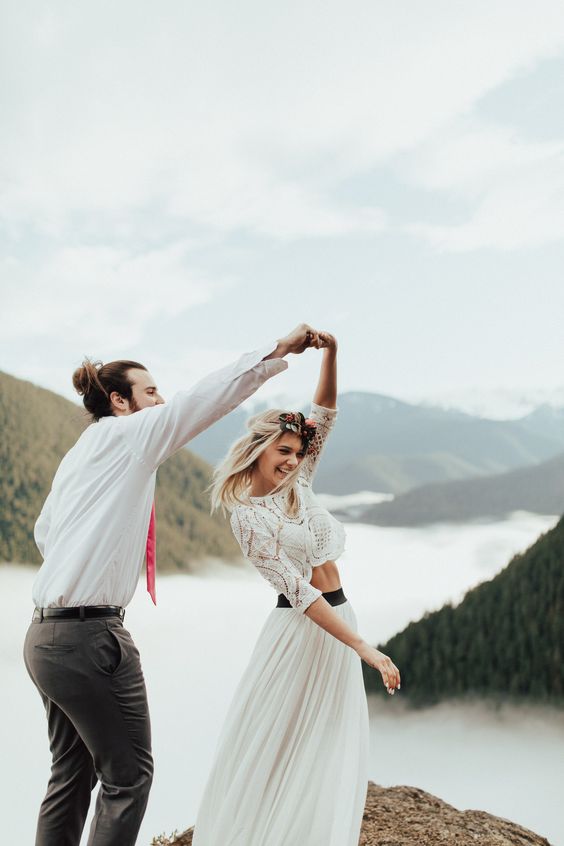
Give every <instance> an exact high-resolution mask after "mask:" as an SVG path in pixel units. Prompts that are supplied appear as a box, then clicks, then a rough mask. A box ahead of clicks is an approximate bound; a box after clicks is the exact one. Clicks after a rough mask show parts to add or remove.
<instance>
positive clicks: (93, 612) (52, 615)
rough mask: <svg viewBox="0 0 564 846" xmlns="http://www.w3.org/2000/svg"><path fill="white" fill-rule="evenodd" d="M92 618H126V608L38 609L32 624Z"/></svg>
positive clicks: (89, 606) (88, 606)
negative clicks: (44, 621)
mask: <svg viewBox="0 0 564 846" xmlns="http://www.w3.org/2000/svg"><path fill="white" fill-rule="evenodd" d="M92 617H119V618H120V620H123V618H124V617H125V608H122V607H121V606H120V605H77V606H76V607H72V608H68V607H67V608H36V609H35V611H34V612H33V617H32V622H34V623H42V622H43V620H86V619H90V618H92Z"/></svg>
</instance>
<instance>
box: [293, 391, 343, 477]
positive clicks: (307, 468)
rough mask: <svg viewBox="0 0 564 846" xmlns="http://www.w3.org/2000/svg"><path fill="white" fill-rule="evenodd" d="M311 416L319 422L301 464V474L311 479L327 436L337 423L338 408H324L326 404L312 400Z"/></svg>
mask: <svg viewBox="0 0 564 846" xmlns="http://www.w3.org/2000/svg"><path fill="white" fill-rule="evenodd" d="M309 416H310V418H311V420H315V422H316V423H317V429H316V432H315V435H314V437H313V438H312V440H311V443H310V445H309V449H308V451H307V454H306V456H305V458H304V460H303V461H302V465H301V473H300V476H302V477H303V478H305V479H311V478H312V476H313V474H314V472H315V469H316V467H317V464H318V462H319V456H320V455H321V451H322V449H323V447H324V445H325V441H326V440H327V436H328V435H329V432H330V431H331V429H332V428H333V426H334V425H335V419H336V417H337V409H336V408H324V406H322V405H317V403H315V402H312V404H311V412H310V415H309Z"/></svg>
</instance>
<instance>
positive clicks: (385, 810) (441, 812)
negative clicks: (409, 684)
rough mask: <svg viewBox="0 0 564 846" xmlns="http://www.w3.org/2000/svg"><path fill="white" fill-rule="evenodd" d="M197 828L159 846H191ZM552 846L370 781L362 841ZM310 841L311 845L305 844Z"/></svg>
mask: <svg viewBox="0 0 564 846" xmlns="http://www.w3.org/2000/svg"><path fill="white" fill-rule="evenodd" d="M192 832H193V829H189V830H188V831H185V832H183V833H182V834H179V835H176V837H175V838H173V839H171V840H168V839H166V838H159V839H158V840H155V841H154V843H155V844H159V846H169V845H170V846H172V844H174V846H190V844H191V843H192ZM447 844H448V846H551V844H550V843H549V842H548V840H546V839H545V838H544V837H540V836H539V835H538V834H534V833H533V832H532V831H529V830H528V829H526V828H522V827H521V826H520V825H516V824H515V823H512V822H509V820H504V819H501V817H493V816H492V815H491V814H486V813H485V812H484V811H458V810H457V809H456V808H453V807H452V805H447V803H446V802H443V801H442V800H441V799H437V797H436V796H432V795H431V794H430V793H425V791H424V790H419V789H418V788H417V787H379V786H378V785H377V784H373V783H372V782H370V784H369V786H368V796H367V798H366V808H365V811H364V819H363V823H362V832H361V836H360V841H359V846H447ZM304 846H305V844H304Z"/></svg>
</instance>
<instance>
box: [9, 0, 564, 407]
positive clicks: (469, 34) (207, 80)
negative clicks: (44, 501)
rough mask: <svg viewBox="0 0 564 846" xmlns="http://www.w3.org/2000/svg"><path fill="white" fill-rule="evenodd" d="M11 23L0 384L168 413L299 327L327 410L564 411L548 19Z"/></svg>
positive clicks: (205, 17)
mask: <svg viewBox="0 0 564 846" xmlns="http://www.w3.org/2000/svg"><path fill="white" fill-rule="evenodd" d="M4 7H5V8H4V11H3V25H2V31H1V34H0V49H1V52H2V57H3V65H4V67H3V70H2V73H1V75H0V91H1V105H2V124H3V129H2V135H1V140H0V185H1V191H0V233H1V234H0V237H1V243H2V252H1V259H0V260H1V263H2V267H1V275H0V279H1V286H2V331H1V333H0V338H1V340H0V369H3V370H6V371H8V372H10V373H13V374H15V375H17V376H21V377H23V378H27V379H31V380H32V381H34V382H36V383H38V384H41V385H43V386H45V387H49V388H52V389H53V390H56V391H58V392H59V393H63V394H65V395H66V396H69V397H70V396H71V387H70V375H71V373H72V370H73V369H74V367H75V366H77V365H78V364H79V363H80V360H81V357H82V355H83V354H87V355H90V356H93V357H96V358H101V359H102V360H104V361H106V360H110V359H112V358H120V357H128V358H135V359H139V360H141V361H143V362H144V363H146V364H147V365H148V366H149V368H150V370H151V371H152V373H153V375H154V376H155V377H156V379H157V381H158V383H159V386H160V387H161V388H162V390H163V391H164V392H165V393H168V394H170V393H171V392H173V391H174V390H175V389H176V388H178V387H182V386H184V385H188V384H190V383H191V382H192V381H193V380H194V379H195V378H197V377H199V376H201V375H203V374H204V373H205V372H206V371H207V370H209V369H210V368H212V367H215V366H217V365H220V364H222V363H223V362H226V361H227V360H229V359H230V358H231V357H233V356H235V355H237V354H238V353H239V352H241V351H244V350H245V349H249V348H253V347H255V346H258V345H259V344H262V343H264V342H265V341H268V340H269V339H270V338H276V337H280V336H281V335H282V334H284V333H285V332H286V331H288V330H289V329H291V328H292V327H293V326H294V325H295V324H296V323H298V322H300V321H302V320H305V321H308V322H310V323H312V324H313V325H315V326H319V327H321V328H324V329H328V330H330V331H333V332H334V333H335V334H336V335H337V336H338V338H339V340H340V345H341V370H340V375H341V388H342V389H343V390H353V389H360V390H368V391H376V392H381V393H386V394H391V395H393V396H397V397H401V398H406V399H414V400H415V399H417V400H420V399H423V398H428V399H432V400H436V399H441V400H444V401H456V402H457V403H459V404H460V405H462V406H464V407H468V408H473V407H476V408H478V407H480V408H482V409H483V410H484V411H485V412H490V413H499V412H500V408H505V407H506V406H507V408H509V405H510V403H509V402H507V403H506V400H508V399H513V398H514V396H516V397H518V396H520V395H521V394H525V395H526V396H527V397H529V398H531V397H534V398H535V399H543V398H545V397H549V398H553V399H554V398H556V399H562V402H563V403H564V390H562V386H564V356H563V355H562V352H563V349H564V338H563V337H562V336H563V332H562V325H563V315H564V279H563V274H562V267H563V261H562V259H563V257H564V168H563V164H564V109H563V107H562V104H563V103H564V4H563V3H562V2H561V0H554V1H552V0H537V2H536V3H535V4H534V6H533V5H532V4H531V3H530V0H527V2H522V0H517V2H515V0H502V1H501V0H487V2H482V0H472V2H455V0H444V2H442V0H429V2H426V3H421V2H418V0H407V2H403V3H399V4H398V3H383V2H380V0H367V1H366V2H364V0H347V2H344V0H339V2H331V0H323V2H316V0H306V2H304V0H301V2H299V3H298V2H291V0H290V2H286V3H282V4H281V3H273V2H268V0H266V2H265V0H260V2H259V0H256V2H249V1H248V0H241V2H238V3H233V2H227V0H225V2H214V0H210V2H206V3H202V2H197V3H196V2H187V0H182V1H181V0H167V2H165V3H160V4H158V5H157V4H156V3H152V2H151V3H149V2H147V1H146V0H135V2H133V1H132V0H120V2H119V3H115V2H111V3H110V2H105V1H104V0H97V2H95V3H94V2H81V3H76V2H70V0H59V2H57V3H56V4H42V3H37V2H26V0H19V1H18V3H10V4H9V3H7V2H5V3H4ZM317 363H318V359H317V358H316V354H315V353H313V352H309V353H308V354H307V358H306V359H305V360H303V361H298V360H293V361H291V367H290V369H289V371H288V372H287V373H285V374H284V375H283V376H281V377H279V379H277V380H275V381H273V382H272V384H269V385H268V386H267V387H266V388H265V393H266V394H267V395H268V394H269V393H285V394H289V395H291V396H296V397H298V396H300V397H301V396H303V395H304V394H306V393H307V392H309V390H310V389H311V386H312V382H313V381H314V380H315V368H316V367H317Z"/></svg>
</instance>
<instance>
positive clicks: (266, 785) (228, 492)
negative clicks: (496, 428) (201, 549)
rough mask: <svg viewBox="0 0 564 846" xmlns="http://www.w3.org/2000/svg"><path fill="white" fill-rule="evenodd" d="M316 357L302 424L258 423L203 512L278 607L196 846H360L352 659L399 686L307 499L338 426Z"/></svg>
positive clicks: (330, 352) (261, 642) (360, 728)
mask: <svg viewBox="0 0 564 846" xmlns="http://www.w3.org/2000/svg"><path fill="white" fill-rule="evenodd" d="M311 345H312V346H315V347H317V348H323V349H324V352H323V361H322V365H321V374H320V377H319V383H318V386H317V390H316V392H315V396H314V401H313V405H312V411H311V417H310V418H308V419H307V420H306V419H304V417H303V415H301V414H299V413H296V412H293V413H292V412H285V413H281V412H280V411H267V412H263V413H261V414H257V415H256V416H255V417H253V418H251V419H250V420H249V421H248V424H247V425H248V428H249V430H250V432H249V434H248V435H246V436H245V437H243V438H241V439H240V440H238V441H237V442H236V443H235V444H234V445H233V446H232V448H231V450H230V452H229V454H228V456H227V458H226V459H225V461H224V462H223V463H222V464H221V465H220V466H219V467H218V468H217V470H216V473H215V476H214V482H213V485H212V507H213V508H217V507H219V506H222V507H224V508H228V509H229V510H231V526H232V528H233V532H234V534H235V537H236V538H237V540H238V542H239V544H240V546H241V549H242V551H243V553H244V554H245V556H246V557H247V558H248V559H249V560H250V561H251V562H252V563H253V564H254V565H255V566H256V568H257V569H258V571H259V572H260V573H261V574H262V575H263V576H264V577H265V578H266V579H267V580H268V581H269V582H270V583H271V584H272V585H273V587H274V588H275V589H276V591H277V593H278V594H279V596H278V605H277V607H276V608H275V609H274V610H273V611H272V612H271V614H270V615H269V617H268V618H267V620H266V623H265V625H264V627H263V629H262V632H261V634H260V636H259V639H258V643H257V645H256V647H255V650H254V652H253V655H252V657H251V660H250V663H249V666H248V667H247V669H246V671H245V673H244V675H243V678H242V679H241V681H240V683H239V686H238V688H237V691H236V693H235V697H234V700H233V703H232V705H231V708H230V711H229V715H228V718H227V721H226V723H225V725H224V728H223V731H222V734H221V738H220V741H219V746H218V750H217V753H216V758H215V762H214V765H213V768H212V772H211V774H210V777H209V780H208V783H207V786H206V789H205V792H204V797H203V800H202V803H201V806H200V810H199V813H198V818H197V821H196V827H195V834H194V846H293V844H298V843H303V844H304V846H357V844H358V839H359V833H360V826H361V822H362V814H363V810H364V803H365V799H366V789H367V781H368V774H367V752H368V714H367V705H366V695H365V692H364V685H363V679H362V670H361V664H360V659H361V658H362V659H363V660H365V661H366V662H367V663H368V664H370V665H371V666H373V667H376V668H377V669H378V670H379V671H380V673H381V674H382V678H383V681H384V684H385V685H386V688H387V689H388V692H389V693H393V692H394V690H395V689H396V688H399V686H400V676H399V672H398V669H397V667H395V665H394V664H393V663H392V662H391V660H390V659H389V658H388V657H387V656H386V655H383V654H382V653H381V652H379V651H378V650H376V649H374V648H372V647H371V646H369V645H368V644H366V643H365V642H364V641H363V640H362V638H360V637H359V636H358V634H357V632H356V620H355V615H354V613H353V610H352V608H351V607H350V605H349V603H348V601H347V600H346V598H345V595H344V593H343V590H342V587H341V582H340V578H339V571H338V569H337V565H336V563H335V560H336V559H337V558H338V556H339V555H340V554H341V553H342V551H343V547H344V539H345V535H344V530H343V528H342V526H341V524H340V523H339V522H338V521H337V520H336V519H335V518H334V517H332V516H331V515H330V514H329V512H328V511H326V510H325V509H324V508H322V507H321V506H320V505H319V504H318V503H317V502H316V500H315V497H314V495H313V492H312V489H311V480H312V476H313V474H314V471H315V468H316V466H317V463H318V461H319V456H320V453H321V449H322V447H323V444H324V442H325V439H326V438H327V435H328V433H329V431H330V429H331V428H332V426H333V423H334V420H335V417H336V414H337V409H336V399H337V378H336V356H337V343H336V341H335V338H334V337H333V336H332V335H329V334H328V333H325V332H320V333H318V334H315V335H312V340H311Z"/></svg>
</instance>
